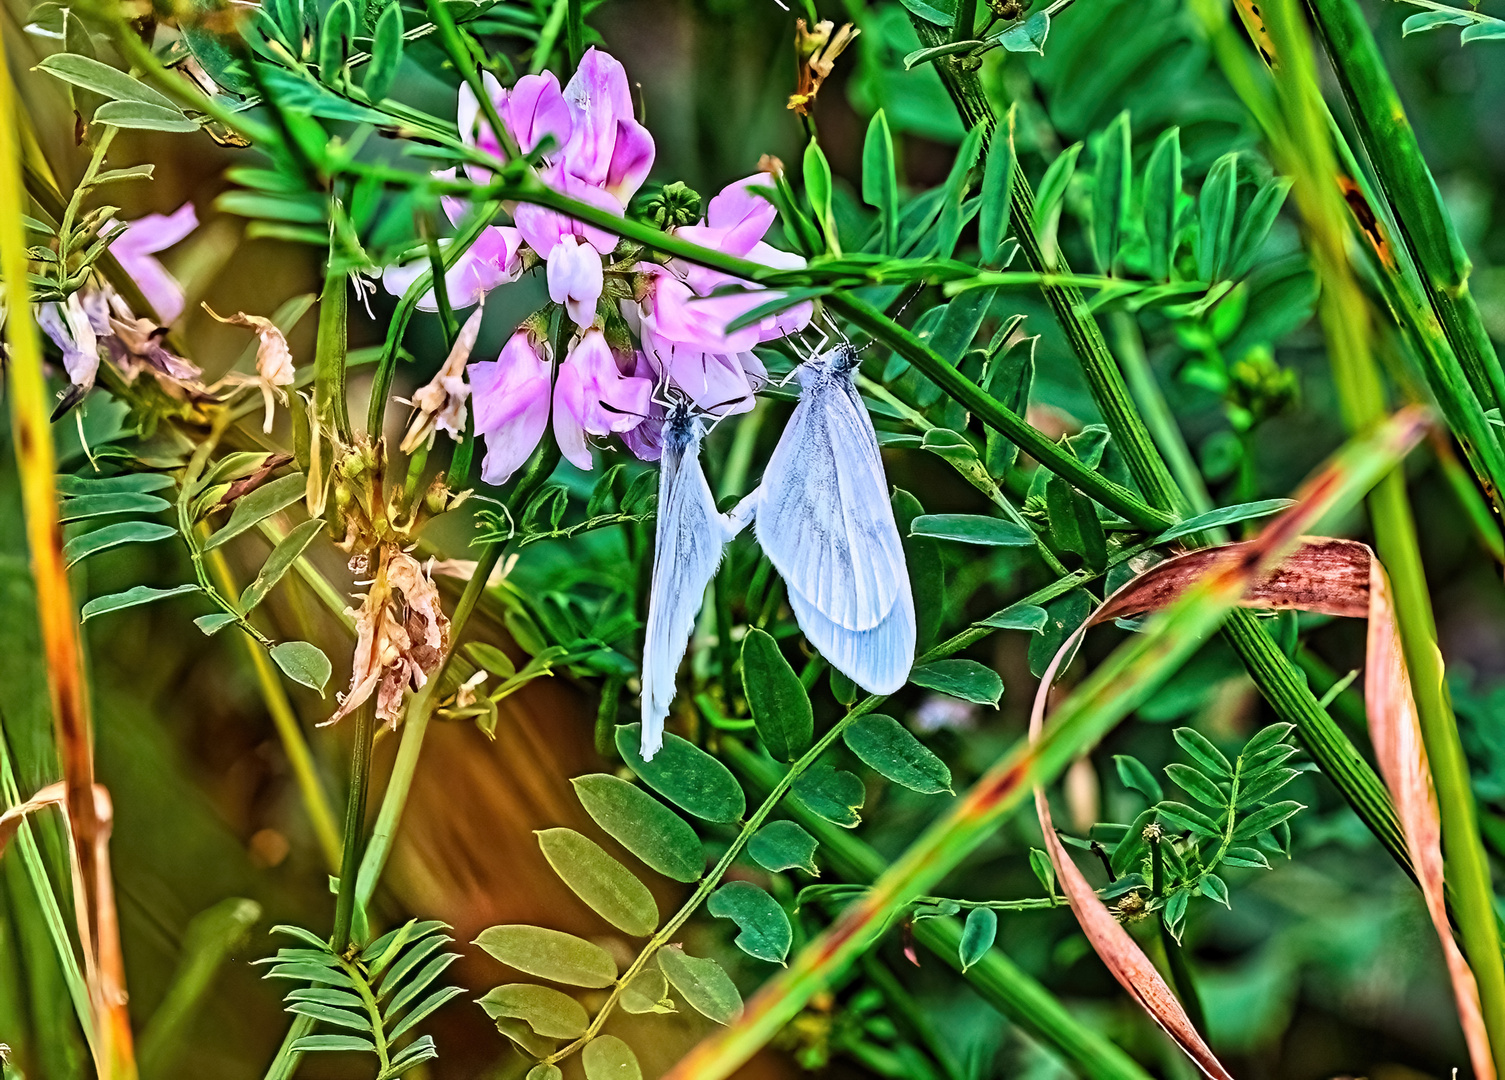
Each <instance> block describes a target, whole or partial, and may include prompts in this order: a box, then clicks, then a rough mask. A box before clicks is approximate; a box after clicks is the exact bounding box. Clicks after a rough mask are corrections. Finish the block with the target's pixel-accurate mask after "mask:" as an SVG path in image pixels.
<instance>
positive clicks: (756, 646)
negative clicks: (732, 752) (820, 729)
mask: <svg viewBox="0 0 1505 1080" xmlns="http://www.w3.org/2000/svg"><path fill="white" fill-rule="evenodd" d="M742 687H743V689H744V691H745V692H746V694H747V706H748V708H749V709H750V710H751V711H752V715H753V721H754V723H756V724H757V726H758V736H759V737H760V738H761V739H762V740H763V745H764V746H765V747H767V748H768V752H769V753H770V754H772V755H773V756H774V757H775V758H777V759H779V760H781V761H794V760H795V759H796V758H798V757H799V756H800V755H801V754H803V753H804V752H805V751H806V750H808V749H809V748H810V740H811V738H812V737H813V736H814V733H815V713H814V711H813V710H812V709H811V707H810V695H809V694H808V693H806V692H805V687H804V684H803V683H801V682H800V677H799V676H798V675H796V674H795V673H794V668H792V667H790V666H789V661H788V660H785V659H784V654H783V653H782V652H780V651H779V645H778V642H776V641H774V639H773V638H772V637H771V636H770V635H768V634H766V633H764V632H763V631H762V630H759V629H757V628H756V627H753V628H751V629H749V630H748V631H747V636H746V637H745V638H743V639H742Z"/></svg>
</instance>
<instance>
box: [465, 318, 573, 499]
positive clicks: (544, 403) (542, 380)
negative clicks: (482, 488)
mask: <svg viewBox="0 0 1505 1080" xmlns="http://www.w3.org/2000/svg"><path fill="white" fill-rule="evenodd" d="M551 367H552V365H551V364H550V363H549V361H548V360H547V358H546V357H545V356H544V355H543V354H542V353H541V352H540V350H539V349H538V348H536V347H535V346H534V345H533V343H532V340H531V338H530V337H529V334H528V332H527V331H525V330H519V331H518V332H517V333H515V334H513V335H512V337H511V338H509V339H508V341H507V344H506V345H505V346H503V348H502V353H501V356H500V357H498V358H497V359H496V360H486V361H477V362H474V363H472V364H470V365H469V367H468V368H467V371H468V373H469V376H470V385H471V398H472V400H473V402H474V403H475V410H476V432H477V433H478V434H479V435H481V436H482V437H483V438H484V439H485V440H486V458H485V460H484V461H482V462H481V479H482V480H484V481H486V483H488V484H497V485H500V484H505V483H506V482H507V481H508V480H509V479H510V478H511V477H512V474H513V473H515V472H516V471H517V470H518V469H519V468H520V467H521V466H522V464H523V463H524V462H525V461H527V460H528V455H530V454H531V453H532V452H533V448H534V447H535V446H537V445H538V440H539V439H541V438H542V437H543V433H544V429H545V427H547V425H548V420H549V374H550V370H551Z"/></svg>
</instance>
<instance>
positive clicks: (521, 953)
mask: <svg viewBox="0 0 1505 1080" xmlns="http://www.w3.org/2000/svg"><path fill="white" fill-rule="evenodd" d="M474 944H476V945H479V946H480V947H481V948H482V949H484V950H486V952H488V953H490V954H491V955H492V956H494V957H495V958H496V959H498V960H500V961H501V962H502V963H504V964H507V965H509V966H510V967H515V968H517V970H518V971H523V972H527V973H528V974H529V975H537V976H538V977H539V978H540V979H548V980H550V981H551V982H560V983H568V984H569V985H571V986H590V987H602V986H610V985H611V984H612V983H614V982H616V980H617V962H616V961H615V960H613V959H612V958H611V954H610V953H608V952H607V951H606V950H605V949H603V948H601V946H599V945H593V944H591V943H590V942H589V941H586V940H585V939H584V938H578V937H576V936H575V935H574V934H566V933H563V932H562V931H559V930H547V929H545V928H544V927H542V926H526V925H523V924H518V923H514V924H511V925H508V926H493V927H490V928H488V929H486V930H482V931H481V934H480V936H479V937H477V938H476V940H475V942H474Z"/></svg>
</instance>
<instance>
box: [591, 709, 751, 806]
mask: <svg viewBox="0 0 1505 1080" xmlns="http://www.w3.org/2000/svg"><path fill="white" fill-rule="evenodd" d="M641 728H642V725H641V724H624V725H622V726H621V727H618V728H617V752H618V753H620V754H621V755H622V760H623V761H625V762H627V765H628V767H629V768H631V769H632V771H633V772H635V773H637V775H638V776H639V777H641V778H642V780H643V783H645V784H647V785H648V786H649V787H651V788H652V789H653V790H654V791H656V792H658V793H659V794H660V795H662V796H663V797H664V798H666V799H668V800H669V801H670V802H672V803H673V804H674V805H675V806H678V807H679V808H680V809H682V810H685V811H686V812H688V813H691V814H694V815H695V816H696V817H698V818H701V819H703V820H705V821H718V822H732V821H737V820H739V819H740V818H741V817H742V815H743V813H744V812H746V810H747V797H746V796H744V795H743V794H742V786H741V785H740V784H738V783H737V779H736V777H734V776H732V773H731V770H730V769H728V768H727V767H726V766H725V765H723V764H721V762H719V761H717V760H716V759H715V758H713V757H711V755H710V754H707V753H706V752H705V751H704V750H702V749H700V747H698V746H696V745H695V744H694V743H690V742H686V741H685V740H684V739H681V738H680V737H679V736H678V735H665V736H664V746H663V749H662V750H660V751H659V752H658V753H657V754H655V755H653V760H652V761H644V760H643V758H642V755H641V754H639V753H638V747H639V745H640V744H641V738H642V736H641Z"/></svg>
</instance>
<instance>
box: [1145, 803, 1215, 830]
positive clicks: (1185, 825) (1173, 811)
mask: <svg viewBox="0 0 1505 1080" xmlns="http://www.w3.org/2000/svg"><path fill="white" fill-rule="evenodd" d="M1155 810H1156V811H1157V812H1158V813H1159V814H1160V816H1161V817H1163V818H1165V819H1166V820H1167V821H1169V822H1170V823H1171V824H1172V825H1175V826H1177V827H1178V828H1182V829H1190V830H1191V831H1192V832H1194V833H1197V834H1198V835H1200V836H1221V835H1222V834H1223V830H1222V829H1221V828H1219V827H1218V824H1217V822H1215V821H1213V820H1212V818H1210V817H1208V816H1207V815H1206V814H1204V813H1202V811H1200V810H1193V809H1192V808H1191V807H1189V806H1187V805H1186V804H1185V803H1178V802H1163V803H1161V804H1160V805H1159V806H1157V807H1155Z"/></svg>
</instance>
